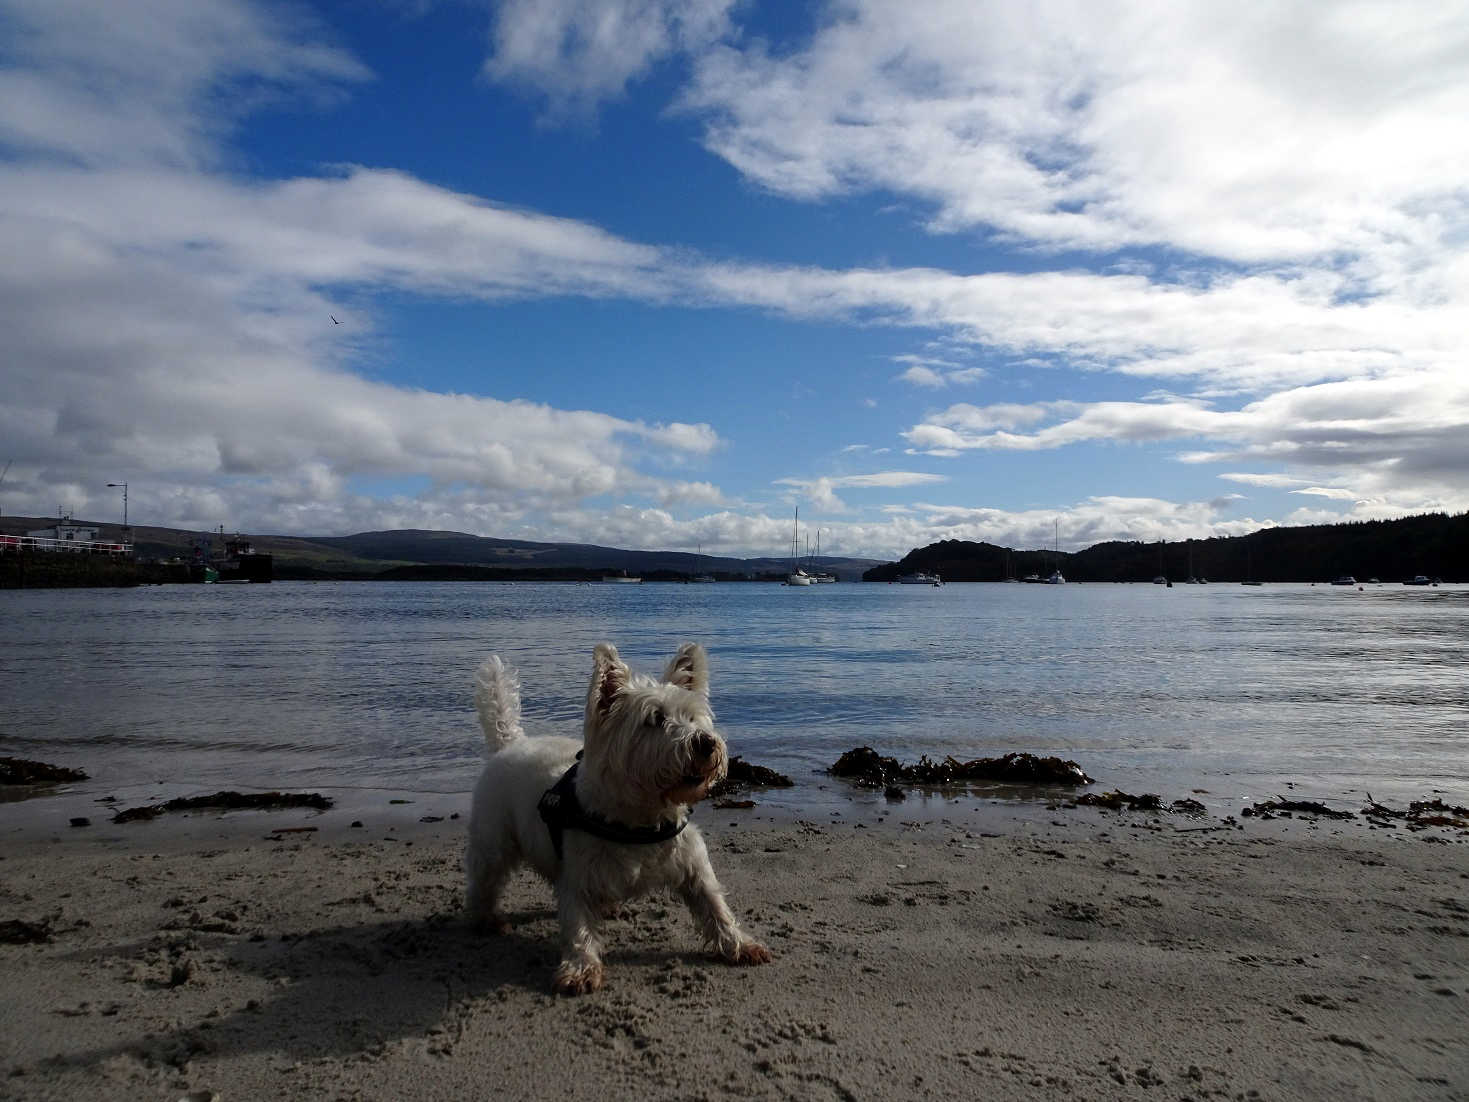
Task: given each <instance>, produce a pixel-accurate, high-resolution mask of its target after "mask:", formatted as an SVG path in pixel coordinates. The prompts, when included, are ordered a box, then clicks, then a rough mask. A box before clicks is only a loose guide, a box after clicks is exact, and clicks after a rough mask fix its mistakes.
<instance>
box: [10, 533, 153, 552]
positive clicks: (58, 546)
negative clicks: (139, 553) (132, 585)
mask: <svg viewBox="0 0 1469 1102" xmlns="http://www.w3.org/2000/svg"><path fill="white" fill-rule="evenodd" d="M5 551H60V552H70V553H71V554H74V555H131V554H132V553H133V545H132V544H130V543H108V542H106V541H105V540H58V539H52V538H51V537H49V536H5V535H0V553H3V552H5Z"/></svg>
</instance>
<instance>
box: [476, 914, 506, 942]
mask: <svg viewBox="0 0 1469 1102" xmlns="http://www.w3.org/2000/svg"><path fill="white" fill-rule="evenodd" d="M469 925H470V927H471V928H472V929H473V930H474V932H475V933H477V934H489V935H493V936H500V937H503V936H504V935H506V934H508V933H509V932H510V931H511V930H512V929H514V927H512V926H511V925H510V923H509V922H508V921H507V920H506V919H505V918H503V917H502V916H500V915H477V916H475V917H473V918H471V919H470V920H469Z"/></svg>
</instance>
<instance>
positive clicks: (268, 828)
mask: <svg viewBox="0 0 1469 1102" xmlns="http://www.w3.org/2000/svg"><path fill="white" fill-rule="evenodd" d="M393 807H394V808H395V809H396V810H398V811H403V812H405V814H403V815H402V816H401V818H400V820H398V821H389V820H388V818H387V817H381V818H379V817H376V816H374V818H373V819H371V820H363V821H364V824H365V825H364V826H363V827H361V828H352V827H350V826H349V825H347V824H348V823H349V822H350V821H351V820H350V819H348V818H347V816H348V814H349V812H347V811H340V812H339V810H338V809H333V810H332V811H328V812H302V811H298V810H288V811H235V812H228V813H225V814H223V815H222V816H216V815H213V814H200V813H186V814H177V815H175V814H170V815H166V816H163V817H161V818H160V819H158V820H155V821H153V822H146V823H129V824H120V825H116V826H113V825H111V824H105V826H99V827H94V828H92V829H90V830H87V829H78V830H69V829H67V828H62V829H61V830H51V831H49V832H43V833H41V834H38V835H34V836H30V837H28V838H26V839H19V838H17V837H15V836H14V835H13V834H12V835H8V836H6V837H5V846H4V849H3V860H0V874H3V875H0V921H5V920H24V921H26V922H30V923H40V924H44V926H45V928H46V929H47V930H48V931H49V934H50V940H49V941H45V942H41V943H36V944H0V962H3V967H4V969H5V974H6V976H7V980H8V986H9V988H10V991H9V998H8V1000H7V1016H6V1017H7V1028H6V1029H5V1030H4V1031H0V1077H3V1080H0V1081H3V1082H4V1084H5V1089H4V1092H3V1093H5V1094H6V1096H7V1097H14V1098H17V1099H50V1098H58V1099H59V1098H67V1099H75V1098H78V1097H102V1096H113V1097H121V1096H135V1097H182V1096H185V1095H187V1096H189V1097H197V1098H201V1099H207V1098H210V1097H220V1098H224V1099H239V1098H261V1097H284V1096H287V1095H290V1096H305V1095H311V1096H319V1097H324V1098H368V1099H372V1098H395V1097H417V1098H445V1099H447V1098H464V1097H488V1096H491V1095H494V1094H496V1093H503V1094H506V1095H509V1094H512V1093H513V1094H514V1095H517V1096H520V1097H525V1098H533V1099H543V1098H544V1099H562V1098H575V1097H594V1096H595V1097H605V1096H613V1097H617V1096H627V1095H630V1094H632V1093H634V1092H636V1093H637V1094H638V1096H639V1097H645V1098H650V1099H663V1098H667V1099H683V1098H700V1097H704V1098H723V1097H739V1098H758V1099H765V1098H770V1099H775V1098H796V1097H800V1098H866V1097H872V1096H874V1095H881V1096H884V1097H894V1098H923V1097H933V1098H942V1097H960V1096H965V1097H971V1096H974V1095H975V1094H976V1093H977V1092H978V1091H980V1090H983V1089H989V1090H991V1091H998V1093H999V1094H1000V1096H1001V1097H1006V1098H1021V1099H1029V1098H1036V1099H1041V1098H1065V1097H1071V1098H1082V1097H1118V1098H1132V1097H1138V1098H1142V1097H1148V1098H1168V1099H1177V1098H1185V1097H1187V1098H1193V1099H1204V1098H1231V1099H1233V1098H1236V1097H1239V1096H1246V1097H1248V1096H1250V1095H1249V1092H1251V1091H1258V1092H1259V1096H1260V1097H1263V1098H1280V1097H1287V1098H1321V1099H1327V1098H1331V1099H1352V1098H1368V1097H1402V1098H1406V1097H1412V1098H1415V1099H1450V1098H1462V1097H1464V1095H1465V1093H1466V1092H1469V1040H1466V1038H1469V957H1466V954H1465V952H1464V948H1465V946H1466V944H1469V941H1466V940H1465V939H1466V937H1469V844H1466V837H1465V833H1464V832H1462V831H1454V830H1449V829H1445V828H1430V829H1428V830H1425V831H1422V832H1419V833H1416V834H1409V833H1407V832H1406V831H1404V830H1401V829H1398V830H1387V829H1374V828H1372V827H1371V826H1370V825H1369V824H1367V823H1365V822H1363V821H1361V820H1357V821H1355V822H1352V821H1348V822H1333V821H1322V822H1316V823H1310V822H1307V821H1306V820H1303V819H1300V818H1292V819H1277V820H1273V821H1268V822H1256V821H1246V822H1244V823H1235V824H1232V825H1231V824H1226V823H1225V822H1224V821H1222V820H1218V819H1208V820H1205V821H1199V822H1179V821H1175V817H1170V816H1155V815H1151V814H1149V813H1146V812H1127V811H1123V812H1108V811H1102V810H1097V809H1089V808H1073V809H1061V808H1059V807H1054V808H1052V807H1046V806H1045V805H1030V806H1026V807H1023V808H1021V807H1017V806H1014V805H1010V806H1002V807H995V806H991V805H982V804H981V803H980V802H979V801H971V806H968V807H965V808H963V809H962V812H961V811H960V810H958V809H955V808H953V807H950V809H949V810H950V812H951V814H949V815H946V816H941V817H937V818H929V819H926V820H920V819H919V818H918V817H916V816H912V817H910V816H909V815H908V814H906V813H905V810H904V807H903V805H901V804H900V805H897V806H896V807H895V808H893V809H891V811H890V812H888V813H887V814H884V815H883V816H882V817H881V819H879V818H878V816H877V815H876V814H871V815H858V814H850V815H836V816H833V817H831V818H830V820H826V819H823V820H822V821H819V822H816V821H811V820H810V819H800V818H795V819H784V818H781V817H779V816H777V815H775V814H773V813H772V812H770V811H769V810H768V809H766V813H765V814H763V815H761V810H762V809H760V808H757V809H755V810H754V811H718V810H716V809H714V808H712V807H708V806H703V807H700V809H699V813H698V819H697V821H698V822H699V823H700V825H701V828H702V829H703V830H704V833H705V836H706V838H707V839H708V840H709V846H710V852H711V856H712V859H713V862H714V866H715V870H716V872H717V873H718V874H719V876H720V878H721V881H722V882H723V883H724V884H725V886H726V888H727V889H728V891H729V898H730V903H731V906H732V907H733V908H734V909H735V911H736V912H737V913H738V914H739V915H741V917H742V919H743V920H744V921H745V923H746V925H747V926H748V927H749V928H750V929H751V930H752V932H754V933H756V934H757V935H758V936H760V937H761V938H763V939H764V940H765V941H766V942H767V944H769V946H770V947H771V949H772V950H773V951H774V952H775V954H776V959H775V961H774V962H773V963H771V964H769V965H766V966H764V967H760V968H753V969H741V968H729V967H726V966H724V965H722V964H720V963H718V962H714V961H712V960H711V959H710V958H709V957H708V956H707V955H706V954H705V953H704V952H703V951H702V949H701V947H700V946H699V945H698V943H697V940H696V938H695V936H694V931H693V928H692V923H691V922H690V921H689V919H688V916H687V915H686V913H684V911H683V909H682V907H681V906H680V905H678V904H676V903H674V902H673V901H672V900H669V899H664V898H660V897H651V898H647V899H643V900H639V901H636V902H634V903H633V904H631V905H630V906H629V907H627V908H626V909H625V913H624V916H623V917H622V918H620V919H618V920H616V921H613V922H611V923H610V924H609V925H608V928H607V931H606V943H607V952H606V959H607V963H608V969H609V970H608V986H607V988H606V989H605V990H604V991H601V992H598V993H596V994H593V995H589V996H583V997H581V998H578V999H562V998H556V997H553V996H552V995H551V993H550V978H551V971H552V969H553V968H554V965H555V960H556V955H557V949H556V921H555V917H554V912H553V905H552V897H551V892H550V889H549V888H548V887H547V886H545V885H544V884H542V883H541V882H539V881H538V880H537V879H535V878H534V877H532V876H530V875H529V874H522V875H521V876H519V877H517V878H516V879H515V881H514V882H513V884H512V887H511V890H510V893H509V897H508V908H509V912H510V915H511V918H512V921H513V923H514V925H515V927H516V929H515V931H514V932H513V933H512V934H510V935H509V936H507V937H502V938H485V937H480V936H477V935H474V934H472V933H471V932H470V931H469V930H468V929H467V927H466V925H465V924H464V923H463V921H462V912H461V908H460V895H461V894H462V875H461V873H460V871H459V859H460V852H461V850H462V846H463V837H464V822H463V819H462V818H461V819H460V820H453V819H451V818H449V817H448V816H447V815H446V816H444V817H443V818H441V819H439V821H435V822H419V821H418V817H415V816H413V815H411V814H408V813H407V812H414V811H417V812H419V814H420V816H422V815H425V814H433V815H437V814H438V811H439V810H442V809H435V810H433V811H432V812H429V811H428V810H427V809H426V808H425V807H424V806H423V805H419V804H414V805H393ZM450 814H452V811H451V812H450ZM757 816H758V817H757ZM302 826H316V827H317V828H318V829H317V830H316V831H312V832H305V833H292V832H291V830H292V829H293V828H299V827H302ZM1160 1087H1161V1088H1164V1089H1163V1091H1162V1092H1161V1093H1160V1092H1159V1088H1160Z"/></svg>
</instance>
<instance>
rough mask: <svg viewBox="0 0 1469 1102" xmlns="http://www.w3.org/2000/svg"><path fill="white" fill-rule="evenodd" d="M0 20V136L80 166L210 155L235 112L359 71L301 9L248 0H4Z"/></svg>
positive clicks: (356, 76) (329, 93) (326, 90)
mask: <svg viewBox="0 0 1469 1102" xmlns="http://www.w3.org/2000/svg"><path fill="white" fill-rule="evenodd" d="M0 20H3V21H4V25H5V35H4V38H3V39H0V61H4V62H6V64H5V67H4V68H0V144H6V145H9V146H11V147H12V148H16V149H22V150H27V151H29V152H32V153H42V154H47V155H54V156H58V157H62V158H65V159H67V160H71V161H81V162H84V163H87V164H94V165H95V164H140V163H146V164H155V163H165V164H171V165H175V166H181V165H197V164H201V163H211V162H214V161H216V160H218V159H219V153H218V144H217V143H218V140H219V138H220V137H221V136H223V134H225V133H226V132H227V131H228V129H229V127H230V126H231V125H232V124H233V123H234V122H235V121H236V120H237V119H238V118H239V117H240V116H241V115H243V114H245V113H248V112H249V111H251V110H254V109H257V108H259V107H260V106H262V105H264V104H267V103H271V102H274V101H275V100H277V99H278V98H281V97H284V96H286V95H290V96H293V97H296V98H299V97H301V96H303V95H305V96H309V97H315V98H316V99H318V100H320V101H326V100H329V99H331V98H333V97H335V96H336V95H338V94H339V87H340V84H341V83H342V82H344V81H348V82H359V81H363V80H366V79H368V77H369V73H368V71H367V69H366V68H365V67H364V66H363V65H362V64H361V63H359V62H358V61H357V60H355V59H354V58H352V57H351V56H350V55H349V54H348V53H346V52H345V51H344V50H342V49H340V48H338V47H336V46H333V45H331V44H330V42H329V41H324V39H325V38H326V37H327V36H326V34H325V31H324V28H322V27H321V26H319V25H317V24H316V23H315V22H313V21H311V20H310V19H309V17H308V16H307V15H306V14H305V13H304V12H301V11H299V10H293V9H286V8H281V7H271V8H265V7H262V6H260V5H257V4H251V3H248V2H246V0H128V2H127V3H125V4H122V3H114V2H110V0H5V2H4V3H3V4H0ZM205 99H207V100H208V101H209V104H210V107H211V110H210V112H209V113H208V114H203V113H201V112H200V111H199V110H198V107H199V104H200V102H201V101H203V100H205Z"/></svg>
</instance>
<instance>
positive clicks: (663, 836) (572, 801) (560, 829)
mask: <svg viewBox="0 0 1469 1102" xmlns="http://www.w3.org/2000/svg"><path fill="white" fill-rule="evenodd" d="M580 765H581V754H577V760H576V761H575V762H573V763H572V765H571V768H570V769H568V770H567V771H566V772H565V773H563V774H561V779H560V780H558V781H557V782H556V783H555V784H553V785H552V786H551V787H550V788H548V789H546V791H545V792H544V793H543V794H542V796H541V799H540V802H539V803H538V804H536V810H537V811H538V812H540V815H541V820H542V821H543V822H544V823H545V824H546V829H547V830H549V831H550V832H551V848H552V849H554V850H555V851H556V860H558V861H560V860H561V858H562V850H563V835H564V834H565V832H566V831H568V830H579V831H581V832H582V833H584V834H590V835H591V836H592V837H594V838H601V839H602V840H603V841H605V842H619V843H621V844H623V845H633V846H648V845H653V844H654V843H657V842H667V841H668V840H669V839H671V838H677V837H678V836H679V834H681V833H682V832H683V828H684V827H686V826H688V825H689V820H688V819H682V820H680V821H679V822H675V823H667V822H665V823H659V824H658V825H657V826H651V827H636V826H628V825H627V824H626V823H618V822H614V821H613V820H611V819H608V818H604V817H603V816H601V815H598V814H596V813H595V812H592V811H588V810H587V809H586V808H584V807H582V806H581V801H580V800H578V799H577V798H576V771H577V768H578V767H579V766H580Z"/></svg>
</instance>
